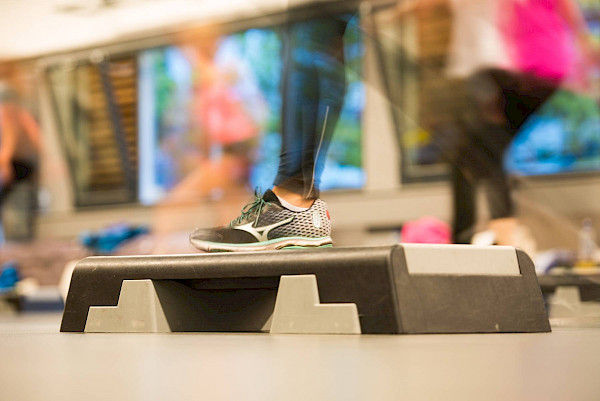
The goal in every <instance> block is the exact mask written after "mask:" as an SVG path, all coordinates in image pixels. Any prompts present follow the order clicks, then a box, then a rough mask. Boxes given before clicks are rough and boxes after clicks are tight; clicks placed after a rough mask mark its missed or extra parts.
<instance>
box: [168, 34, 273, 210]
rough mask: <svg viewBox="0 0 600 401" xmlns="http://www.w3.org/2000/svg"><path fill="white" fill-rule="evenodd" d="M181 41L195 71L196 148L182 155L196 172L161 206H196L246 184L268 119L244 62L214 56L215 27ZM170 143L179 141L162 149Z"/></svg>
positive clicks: (216, 45) (193, 115)
mask: <svg viewBox="0 0 600 401" xmlns="http://www.w3.org/2000/svg"><path fill="white" fill-rule="evenodd" d="M181 41H182V49H183V52H184V55H185V57H186V59H187V60H188V62H189V63H190V65H191V67H192V71H193V72H192V74H193V75H192V79H193V89H192V90H193V94H192V100H191V104H190V110H189V113H190V116H191V121H192V130H194V131H197V132H196V134H197V135H195V137H196V141H195V144H196V146H197V148H196V149H194V150H193V152H192V151H191V150H190V149H183V150H182V152H183V153H188V154H191V155H192V159H193V160H191V161H190V160H188V161H187V162H188V163H190V164H192V165H195V167H194V168H193V169H192V171H191V172H189V173H188V174H187V175H186V176H185V177H184V179H183V180H181V181H180V182H179V183H178V184H177V185H176V186H175V187H174V188H172V189H171V190H170V191H169V193H168V195H167V198H166V199H165V201H164V202H165V203H177V202H184V201H195V200H197V199H199V198H200V197H202V196H205V195H208V194H211V193H212V192H213V191H214V190H217V189H218V190H219V192H226V190H227V189H230V188H235V187H239V186H240V184H241V183H244V182H246V181H247V179H248V172H249V169H250V165H251V163H252V160H251V154H252V149H253V147H254V146H255V144H256V140H257V137H258V134H259V133H260V131H261V129H262V126H263V125H264V122H265V120H266V118H267V105H266V102H265V100H264V99H263V97H262V94H261V93H260V90H259V89H258V87H257V86H256V85H252V84H251V82H253V80H252V79H247V76H248V75H249V74H250V72H249V71H247V70H248V69H247V68H245V66H244V63H243V62H242V61H241V60H239V59H237V58H235V57H233V58H232V57H229V58H225V59H224V60H223V59H220V58H219V57H218V54H217V53H218V50H219V48H220V46H222V45H223V39H222V37H221V36H220V35H219V32H218V31H217V30H216V28H214V27H208V28H202V29H199V30H192V31H187V32H185V33H184V34H183V35H182V37H181ZM168 135H169V134H167V136H168ZM173 142H179V141H178V139H177V138H172V140H170V138H168V137H167V138H166V140H165V141H164V146H165V147H169V146H176V145H175V143H173ZM172 153H173V151H171V150H167V151H166V152H165V154H172ZM180 153H181V152H180ZM184 156H185V155H184ZM188 158H189V155H188ZM179 162H182V160H179Z"/></svg>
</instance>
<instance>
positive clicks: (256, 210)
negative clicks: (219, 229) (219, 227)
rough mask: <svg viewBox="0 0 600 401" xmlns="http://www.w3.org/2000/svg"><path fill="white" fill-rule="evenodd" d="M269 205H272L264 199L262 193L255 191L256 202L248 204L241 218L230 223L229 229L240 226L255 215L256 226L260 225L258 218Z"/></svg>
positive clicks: (243, 209)
mask: <svg viewBox="0 0 600 401" xmlns="http://www.w3.org/2000/svg"><path fill="white" fill-rule="evenodd" d="M268 204H270V202H267V201H266V200H264V199H263V197H262V195H261V193H260V190H259V189H255V190H254V200H253V201H251V202H249V203H247V204H246V205H245V206H244V207H243V208H242V214H241V215H240V216H238V217H237V218H235V219H233V220H232V221H231V222H230V223H229V227H233V226H235V225H237V224H240V223H241V222H242V221H244V220H246V219H247V218H248V217H250V216H252V215H254V214H256V219H255V220H254V226H256V224H257V223H258V218H259V217H260V212H261V211H262V209H263V208H264V207H265V206H266V205H268Z"/></svg>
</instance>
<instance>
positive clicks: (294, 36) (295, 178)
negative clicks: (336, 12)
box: [275, 16, 348, 199]
mask: <svg viewBox="0 0 600 401" xmlns="http://www.w3.org/2000/svg"><path fill="white" fill-rule="evenodd" d="M347 24H348V22H347V18H346V17H339V16H336V17H324V18H320V19H314V20H310V21H304V22H297V23H293V24H289V25H287V26H286V27H285V28H284V32H283V34H284V45H283V58H284V71H283V77H282V94H283V102H282V103H283V104H282V146H281V156H280V161H279V169H278V173H277V177H276V178H275V185H277V186H279V187H282V188H285V189H288V190H290V191H292V192H295V193H298V194H302V195H303V196H304V198H306V199H315V198H317V197H318V196H319V184H320V178H321V173H322V171H323V167H324V164H325V156H326V153H327V149H328V148H329V143H330V141H331V137H332V135H333V131H334V130H335V126H336V124H337V121H338V119H339V115H340V112H341V110H342V105H343V102H344V95H345V93H346V75H345V68H344V47H343V35H344V32H345V30H346V26H347Z"/></svg>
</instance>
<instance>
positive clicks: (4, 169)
mask: <svg viewBox="0 0 600 401" xmlns="http://www.w3.org/2000/svg"><path fill="white" fill-rule="evenodd" d="M13 179H14V172H13V168H12V165H11V163H10V160H8V161H4V160H0V188H2V187H5V186H7V185H8V184H10V183H11V182H12V180H13Z"/></svg>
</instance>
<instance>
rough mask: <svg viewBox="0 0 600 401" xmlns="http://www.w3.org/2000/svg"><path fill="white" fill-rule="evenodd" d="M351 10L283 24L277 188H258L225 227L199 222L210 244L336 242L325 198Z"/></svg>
mask: <svg viewBox="0 0 600 401" xmlns="http://www.w3.org/2000/svg"><path fill="white" fill-rule="evenodd" d="M348 20H349V16H344V17H322V18H318V19H313V20H308V21H302V22H290V23H287V24H286V25H285V27H284V29H283V32H282V34H283V37H284V40H283V50H282V52H283V59H284V67H283V68H284V71H283V77H282V89H281V90H282V99H283V102H282V103H283V104H282V148H281V154H280V162H279V167H278V173H277V177H276V178H275V182H274V186H273V188H272V189H269V190H267V191H266V192H265V193H264V194H260V193H258V192H257V193H255V199H254V201H253V202H251V203H249V204H247V205H246V206H245V207H244V208H243V209H242V213H241V215H240V216H239V217H237V218H236V219H234V220H233V221H231V223H230V224H229V225H227V226H225V227H217V228H211V229H197V230H195V231H194V232H193V233H192V234H191V235H190V241H191V243H192V244H193V245H194V246H195V247H197V248H198V249H201V250H204V251H259V250H267V249H281V248H288V247H327V246H331V245H332V239H331V221H330V217H329V212H328V211H327V206H326V204H325V202H323V200H321V199H320V198H319V196H320V193H319V184H320V177H321V173H322V170H323V167H324V163H325V155H326V153H327V149H328V146H329V142H330V140H331V137H332V135H333V131H334V129H335V126H336V123H337V121H338V118H339V115H340V112H341V109H342V105H343V101H344V96H345V93H346V76H345V64H344V46H343V36H344V33H345V31H346V27H347V25H348Z"/></svg>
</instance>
